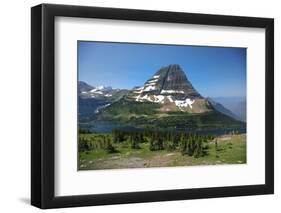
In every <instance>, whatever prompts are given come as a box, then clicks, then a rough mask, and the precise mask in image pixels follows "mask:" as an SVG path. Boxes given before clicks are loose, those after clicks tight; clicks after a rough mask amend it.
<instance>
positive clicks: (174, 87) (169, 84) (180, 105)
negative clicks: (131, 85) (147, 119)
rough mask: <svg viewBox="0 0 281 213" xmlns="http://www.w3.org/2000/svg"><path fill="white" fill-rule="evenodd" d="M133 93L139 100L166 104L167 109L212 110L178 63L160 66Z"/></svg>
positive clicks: (164, 108) (164, 107) (165, 108)
mask: <svg viewBox="0 0 281 213" xmlns="http://www.w3.org/2000/svg"><path fill="white" fill-rule="evenodd" d="M133 93H134V94H135V96H134V98H135V100H136V101H138V102H144V101H149V102H154V103H161V104H164V106H163V110H165V111H172V110H173V111H174V110H178V109H180V110H181V111H188V112H205V111H209V110H211V106H209V102H208V101H207V100H205V99H204V98H203V97H202V96H201V95H200V94H199V93H198V92H197V91H196V90H195V89H194V87H193V86H192V84H191V82H190V81H189V80H188V78H187V76H186V74H185V72H184V71H183V70H182V68H181V67H180V65H178V64H171V65H168V66H166V67H162V68H160V69H159V70H158V71H157V72H156V73H155V74H154V75H153V76H152V77H151V78H150V79H148V80H147V81H146V82H145V84H144V85H143V86H142V87H138V88H135V89H134V90H133ZM196 106H197V107H196Z"/></svg>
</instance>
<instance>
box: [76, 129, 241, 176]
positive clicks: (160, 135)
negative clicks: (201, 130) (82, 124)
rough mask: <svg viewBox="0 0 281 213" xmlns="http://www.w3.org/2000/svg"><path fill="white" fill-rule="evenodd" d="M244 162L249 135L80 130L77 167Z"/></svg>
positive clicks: (142, 166)
mask: <svg viewBox="0 0 281 213" xmlns="http://www.w3.org/2000/svg"><path fill="white" fill-rule="evenodd" d="M245 163H246V134H235V133H234V132H232V133H230V134H225V135H222V136H216V137H214V136H210V135H204V136H202V135H197V134H188V133H173V132H152V131H144V132H123V131H119V130H113V131H112V132H111V133H89V132H85V131H80V132H79V159H78V170H97V169H126V168H150V167H174V166H196V165H220V164H245Z"/></svg>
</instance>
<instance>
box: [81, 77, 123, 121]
mask: <svg viewBox="0 0 281 213" xmlns="http://www.w3.org/2000/svg"><path fill="white" fill-rule="evenodd" d="M127 92H128V91H127V90H124V89H113V88H112V87H110V86H96V87H94V86H92V85H89V84H88V83H86V82H83V81H79V82H78V112H79V120H80V121H83V122H85V121H90V120H92V119H95V117H96V114H97V113H99V112H100V111H101V110H102V109H104V108H106V107H108V106H110V104H111V103H113V102H115V101H118V100H119V99H120V98H122V97H123V96H124V95H125V94H127Z"/></svg>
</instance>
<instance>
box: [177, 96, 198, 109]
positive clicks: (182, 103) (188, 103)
mask: <svg viewBox="0 0 281 213" xmlns="http://www.w3.org/2000/svg"><path fill="white" fill-rule="evenodd" d="M194 102H195V100H191V99H190V98H187V99H185V100H175V104H176V105H177V106H178V107H179V108H182V107H188V106H189V107H190V108H191V109H192V104H193V103H194Z"/></svg>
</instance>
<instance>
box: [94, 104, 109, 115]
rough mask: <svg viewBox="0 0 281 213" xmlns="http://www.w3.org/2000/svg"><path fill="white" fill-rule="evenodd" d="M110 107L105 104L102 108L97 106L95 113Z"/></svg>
mask: <svg viewBox="0 0 281 213" xmlns="http://www.w3.org/2000/svg"><path fill="white" fill-rule="evenodd" d="M108 106H110V104H105V105H103V106H99V107H98V108H97V109H96V110H95V113H99V112H100V110H101V109H104V108H106V107H108Z"/></svg>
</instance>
